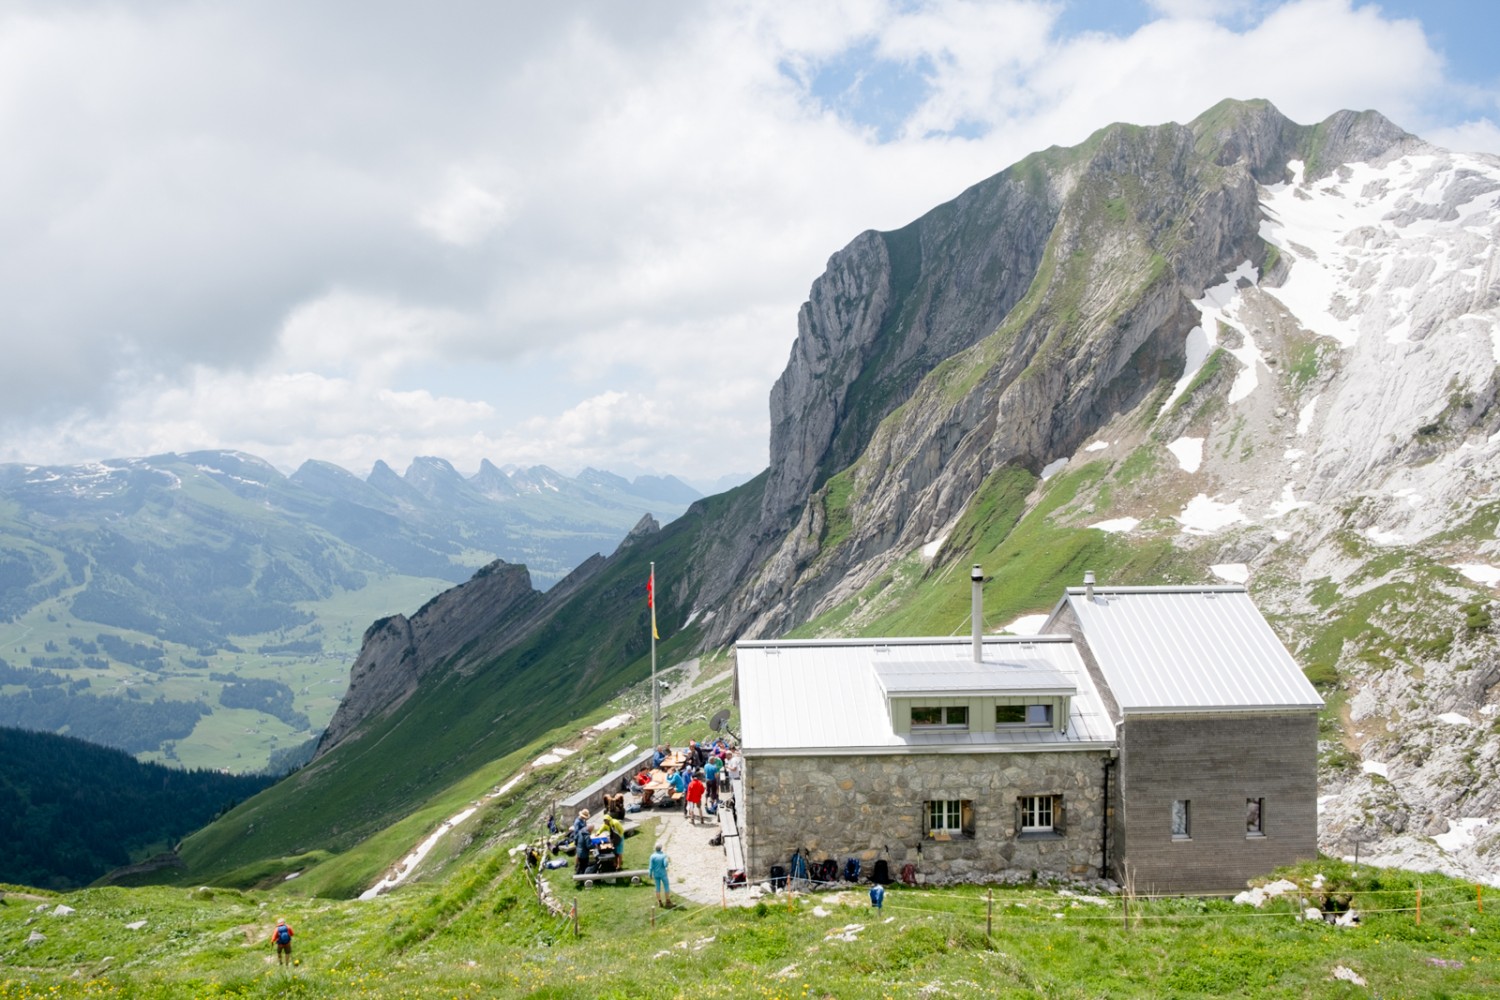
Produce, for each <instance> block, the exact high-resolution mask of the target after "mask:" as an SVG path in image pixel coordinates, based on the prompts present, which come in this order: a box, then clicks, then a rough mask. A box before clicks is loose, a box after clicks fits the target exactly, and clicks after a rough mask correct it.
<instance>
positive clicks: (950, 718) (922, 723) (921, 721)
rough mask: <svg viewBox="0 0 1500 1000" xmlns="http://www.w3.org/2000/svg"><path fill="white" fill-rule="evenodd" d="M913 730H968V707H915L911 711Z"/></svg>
mask: <svg viewBox="0 0 1500 1000" xmlns="http://www.w3.org/2000/svg"><path fill="white" fill-rule="evenodd" d="M911 726H912V728H913V729H924V728H926V729H968V728H969V706H968V705H939V706H925V705H920V706H919V705H913V706H912V709H911Z"/></svg>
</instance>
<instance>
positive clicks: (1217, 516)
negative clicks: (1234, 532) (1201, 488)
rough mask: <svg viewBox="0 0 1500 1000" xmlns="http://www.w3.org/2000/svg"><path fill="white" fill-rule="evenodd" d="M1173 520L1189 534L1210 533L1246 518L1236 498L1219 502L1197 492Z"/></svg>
mask: <svg viewBox="0 0 1500 1000" xmlns="http://www.w3.org/2000/svg"><path fill="white" fill-rule="evenodd" d="M1175 520H1176V521H1177V522H1178V523H1179V524H1181V525H1182V527H1183V528H1184V530H1186V531H1188V532H1189V533H1191V534H1195V535H1211V534H1213V533H1214V532H1216V531H1219V530H1221V529H1223V528H1227V527H1229V526H1230V525H1231V524H1239V523H1242V522H1244V521H1246V520H1247V519H1246V517H1245V515H1244V514H1243V513H1242V512H1241V511H1240V502H1239V501H1238V500H1236V501H1234V503H1220V502H1219V501H1218V500H1213V499H1210V498H1209V497H1208V495H1207V494H1205V493H1199V494H1198V495H1197V496H1195V497H1193V499H1191V500H1189V501H1188V505H1187V506H1186V507H1184V508H1182V513H1180V514H1178V515H1177V516H1176V518H1175Z"/></svg>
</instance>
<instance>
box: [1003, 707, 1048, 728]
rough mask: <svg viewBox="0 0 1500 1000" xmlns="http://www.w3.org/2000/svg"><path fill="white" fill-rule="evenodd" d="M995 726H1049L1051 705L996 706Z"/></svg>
mask: <svg viewBox="0 0 1500 1000" xmlns="http://www.w3.org/2000/svg"><path fill="white" fill-rule="evenodd" d="M995 725H997V726H1050V725H1052V706H1051V705H996V706H995Z"/></svg>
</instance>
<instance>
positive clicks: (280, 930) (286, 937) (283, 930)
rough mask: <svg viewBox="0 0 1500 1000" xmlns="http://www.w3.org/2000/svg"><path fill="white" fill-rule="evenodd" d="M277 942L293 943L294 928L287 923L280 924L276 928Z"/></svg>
mask: <svg viewBox="0 0 1500 1000" xmlns="http://www.w3.org/2000/svg"><path fill="white" fill-rule="evenodd" d="M276 943H277V944H291V943H292V929H291V928H290V927H288V926H287V925H286V924H281V925H279V926H278V927H277V928H276Z"/></svg>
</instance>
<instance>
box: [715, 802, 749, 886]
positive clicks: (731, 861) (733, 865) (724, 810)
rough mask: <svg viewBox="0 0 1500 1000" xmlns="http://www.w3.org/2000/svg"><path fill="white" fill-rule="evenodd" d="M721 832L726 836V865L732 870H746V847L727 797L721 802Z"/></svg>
mask: <svg viewBox="0 0 1500 1000" xmlns="http://www.w3.org/2000/svg"><path fill="white" fill-rule="evenodd" d="M719 833H720V834H722V835H723V837H724V867H725V868H726V869H728V870H729V871H731V872H737V871H744V869H745V849H744V846H743V845H742V844H741V843H740V831H739V827H738V826H737V825H736V824H735V821H734V810H733V809H731V808H729V799H727V798H725V799H722V800H721V801H720V802H719Z"/></svg>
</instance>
